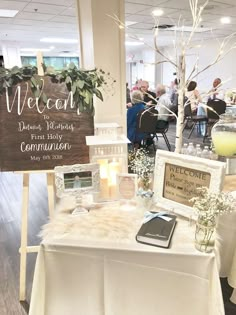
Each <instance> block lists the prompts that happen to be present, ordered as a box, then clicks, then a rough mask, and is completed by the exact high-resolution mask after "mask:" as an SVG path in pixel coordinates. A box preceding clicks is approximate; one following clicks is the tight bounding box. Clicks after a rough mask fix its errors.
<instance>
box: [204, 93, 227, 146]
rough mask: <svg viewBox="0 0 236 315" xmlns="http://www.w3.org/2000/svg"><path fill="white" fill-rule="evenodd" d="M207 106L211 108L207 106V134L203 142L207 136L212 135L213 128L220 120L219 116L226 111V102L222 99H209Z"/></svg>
mask: <svg viewBox="0 0 236 315" xmlns="http://www.w3.org/2000/svg"><path fill="white" fill-rule="evenodd" d="M207 106H208V107H210V108H207V118H208V120H207V128H206V134H205V135H204V139H203V142H204V141H205V139H206V138H207V137H210V136H211V129H212V127H213V126H214V125H215V123H217V121H218V120H219V118H220V117H219V116H220V115H221V114H224V113H225V111H226V102H225V101H223V100H220V99H214V100H209V101H208V102H207Z"/></svg>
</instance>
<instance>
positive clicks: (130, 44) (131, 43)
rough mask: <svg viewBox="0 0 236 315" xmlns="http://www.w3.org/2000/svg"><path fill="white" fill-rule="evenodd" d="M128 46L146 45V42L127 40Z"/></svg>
mask: <svg viewBox="0 0 236 315" xmlns="http://www.w3.org/2000/svg"><path fill="white" fill-rule="evenodd" d="M125 45H126V46H140V45H144V43H142V42H125Z"/></svg>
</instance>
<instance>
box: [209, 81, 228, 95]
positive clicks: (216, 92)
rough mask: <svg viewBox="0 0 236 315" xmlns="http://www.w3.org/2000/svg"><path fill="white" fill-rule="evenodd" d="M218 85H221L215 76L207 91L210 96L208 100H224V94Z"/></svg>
mask: <svg viewBox="0 0 236 315" xmlns="http://www.w3.org/2000/svg"><path fill="white" fill-rule="evenodd" d="M220 87H221V79H220V78H216V79H215V80H214V81H213V84H212V89H211V90H210V91H209V94H210V96H209V98H208V100H215V99H218V100H224V97H225V95H224V92H223V91H220V90H219V88H220Z"/></svg>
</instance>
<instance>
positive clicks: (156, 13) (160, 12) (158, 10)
mask: <svg viewBox="0 0 236 315" xmlns="http://www.w3.org/2000/svg"><path fill="white" fill-rule="evenodd" d="M163 14H164V11H163V10H162V9H156V10H153V11H152V15H154V16H161V15H163Z"/></svg>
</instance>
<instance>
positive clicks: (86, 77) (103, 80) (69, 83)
mask: <svg viewBox="0 0 236 315" xmlns="http://www.w3.org/2000/svg"><path fill="white" fill-rule="evenodd" d="M44 70H45V76H48V77H50V78H51V82H52V83H54V84H61V83H65V84H66V87H67V90H68V92H71V93H72V95H73V102H74V104H75V106H76V108H78V109H79V112H86V113H89V114H90V115H94V105H93V96H96V97H97V98H98V99H100V100H101V101H103V94H102V92H107V91H108V92H109V93H110V94H111V93H113V91H112V90H113V89H114V83H115V82H116V81H115V80H114V79H113V78H112V77H111V75H110V73H105V71H103V70H102V69H96V68H95V69H93V70H81V69H78V68H77V67H76V66H75V64H73V63H71V64H70V65H69V66H68V67H66V68H63V69H62V70H59V71H57V70H55V69H54V68H52V67H48V68H46V67H44ZM37 73H38V70H37V67H34V66H30V65H29V66H24V67H22V68H19V67H17V66H15V67H13V68H12V69H6V68H0V95H3V94H4V93H5V92H6V91H7V92H8V94H9V95H11V94H12V91H13V87H15V86H16V85H18V84H20V83H22V82H28V83H29V84H30V88H31V91H32V93H33V95H34V97H35V98H38V101H39V102H43V103H44V104H46V103H47V100H48V97H47V95H46V94H45V93H44V92H43V90H42V88H43V80H42V78H41V77H39V76H38V75H37Z"/></svg>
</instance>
